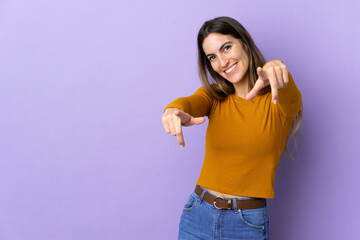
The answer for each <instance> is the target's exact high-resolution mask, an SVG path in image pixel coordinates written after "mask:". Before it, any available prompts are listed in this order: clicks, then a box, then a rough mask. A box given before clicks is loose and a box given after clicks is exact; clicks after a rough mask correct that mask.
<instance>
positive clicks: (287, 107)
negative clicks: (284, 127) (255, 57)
mask: <svg viewBox="0 0 360 240" xmlns="http://www.w3.org/2000/svg"><path fill="white" fill-rule="evenodd" d="M257 72H258V75H259V78H258V80H257V81H256V83H255V86H254V87H253V89H252V90H251V91H250V92H249V93H248V94H247V96H246V99H247V100H251V99H252V98H254V97H255V96H256V95H257V93H258V92H259V91H260V90H261V89H262V88H264V87H265V86H267V85H269V84H270V87H271V95H272V101H273V103H274V104H278V105H279V109H280V110H281V112H282V113H283V114H284V116H286V117H294V116H295V115H296V114H297V113H298V112H299V111H300V108H301V105H302V98H301V93H300V90H299V89H298V88H297V87H296V85H295V82H294V80H293V78H292V76H291V74H290V72H288V70H287V68H286V65H285V64H284V63H283V62H282V61H281V60H279V59H275V60H271V61H269V62H267V63H265V65H264V66H263V67H262V68H261V67H258V68H257Z"/></svg>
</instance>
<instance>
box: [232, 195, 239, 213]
mask: <svg viewBox="0 0 360 240" xmlns="http://www.w3.org/2000/svg"><path fill="white" fill-rule="evenodd" d="M233 205H234V212H235V213H238V208H237V199H236V198H233Z"/></svg>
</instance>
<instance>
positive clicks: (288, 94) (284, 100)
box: [278, 72, 302, 118]
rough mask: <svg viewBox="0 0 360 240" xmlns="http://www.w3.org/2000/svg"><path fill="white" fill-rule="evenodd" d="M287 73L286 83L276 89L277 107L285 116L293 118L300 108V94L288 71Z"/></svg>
mask: <svg viewBox="0 0 360 240" xmlns="http://www.w3.org/2000/svg"><path fill="white" fill-rule="evenodd" d="M288 75H289V82H288V84H287V85H286V87H285V88H280V89H279V90H278V107H279V110H280V112H281V114H282V115H283V116H284V117H285V118H294V117H295V116H296V114H297V113H298V112H299V111H300V109H301V105H302V96H301V92H300V90H299V89H298V88H297V87H296V84H295V81H294V79H293V77H292V75H291V74H290V72H288Z"/></svg>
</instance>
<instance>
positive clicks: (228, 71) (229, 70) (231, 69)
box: [224, 63, 238, 73]
mask: <svg viewBox="0 0 360 240" xmlns="http://www.w3.org/2000/svg"><path fill="white" fill-rule="evenodd" d="M237 64H238V63H235V64H234V65H233V66H232V67H231V68H229V69H228V70H226V71H224V72H225V73H231V72H232V71H233V70H234V69H235V67H236V66H237Z"/></svg>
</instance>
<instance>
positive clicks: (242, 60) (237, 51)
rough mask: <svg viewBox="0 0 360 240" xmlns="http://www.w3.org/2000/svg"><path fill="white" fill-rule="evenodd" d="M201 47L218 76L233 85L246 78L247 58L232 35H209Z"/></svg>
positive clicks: (240, 45)
mask: <svg viewBox="0 0 360 240" xmlns="http://www.w3.org/2000/svg"><path fill="white" fill-rule="evenodd" d="M202 47H203V50H204V52H205V55H206V57H207V58H208V60H209V61H210V63H211V66H212V68H213V69H214V71H216V72H217V73H218V74H219V75H220V76H222V77H223V78H225V79H227V80H228V81H229V82H231V83H233V84H234V83H238V82H240V81H241V80H242V79H243V78H244V77H246V73H247V70H248V67H249V58H248V55H247V53H246V51H245V49H244V48H243V47H242V44H241V43H240V41H239V40H238V39H236V38H234V37H233V36H232V35H223V34H221V33H210V34H209V35H208V36H207V37H206V38H205V39H204V41H203V46H202Z"/></svg>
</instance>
